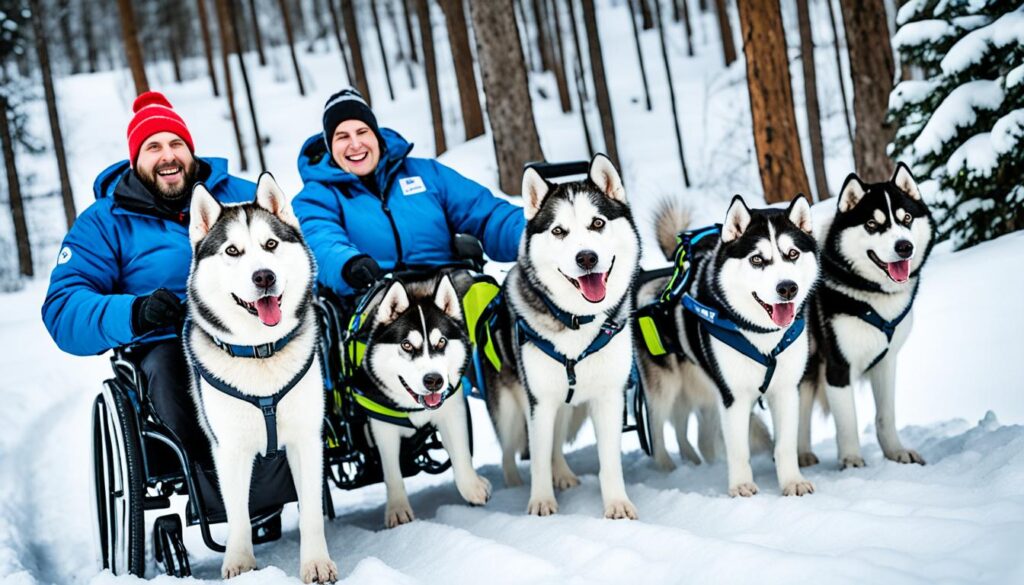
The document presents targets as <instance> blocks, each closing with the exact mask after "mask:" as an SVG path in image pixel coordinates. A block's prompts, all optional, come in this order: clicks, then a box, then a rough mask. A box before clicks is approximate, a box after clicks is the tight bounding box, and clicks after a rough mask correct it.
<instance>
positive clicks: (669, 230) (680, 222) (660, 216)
mask: <svg viewBox="0 0 1024 585" xmlns="http://www.w3.org/2000/svg"><path fill="white" fill-rule="evenodd" d="M688 227H690V209H689V208H688V207H686V206H685V205H683V204H682V203H680V202H679V200H678V199H676V198H674V197H665V198H664V199H662V200H661V201H660V202H658V206H657V207H656V208H655V210H654V234H655V236H657V238H658V247H659V248H661V253H662V254H664V255H665V259H666V260H672V258H673V256H674V255H675V252H676V234H678V233H679V232H681V231H683V230H685V229H686V228H688Z"/></svg>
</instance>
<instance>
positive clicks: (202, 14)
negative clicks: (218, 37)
mask: <svg viewBox="0 0 1024 585" xmlns="http://www.w3.org/2000/svg"><path fill="white" fill-rule="evenodd" d="M216 1H217V0H214V2H216ZM196 8H197V9H198V12H199V32H200V33H201V36H202V38H203V54H204V55H205V56H206V70H207V72H209V74H210V83H211V84H212V85H213V97H220V88H219V87H218V86H217V68H216V67H215V66H214V65H213V40H212V39H211V38H210V25H209V23H208V22H207V17H208V16H209V12H207V10H206V0H196Z"/></svg>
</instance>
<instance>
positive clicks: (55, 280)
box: [43, 158, 256, 355]
mask: <svg viewBox="0 0 1024 585" xmlns="http://www.w3.org/2000/svg"><path fill="white" fill-rule="evenodd" d="M198 160H199V165H200V172H199V177H200V179H201V180H202V181H203V183H204V184H205V185H206V187H207V188H208V189H209V190H210V192H211V193H213V195H214V197H216V198H217V199H218V200H220V201H221V202H223V203H239V202H242V201H252V200H253V199H254V198H255V196H256V185H255V184H253V183H252V182H250V181H246V180H245V179H240V178H238V177H233V176H231V175H229V174H228V165H227V161H226V160H224V159H221V158H203V159H198ZM93 191H94V192H95V195H96V202H94V203H93V204H92V205H90V206H89V207H88V209H86V210H85V211H83V212H82V214H81V215H80V216H78V219H77V220H75V223H74V225H72V226H71V230H70V231H68V234H67V236H65V238H64V243H63V244H62V246H61V250H60V254H59V255H58V257H57V265H56V266H55V267H54V269H53V272H52V273H51V274H50V288H49V290H47V291H46V300H45V301H44V302H43V322H44V323H45V324H46V328H47V329H48V330H49V332H50V336H51V337H53V340H54V341H55V342H57V345H58V346H59V347H60V348H61V349H62V350H64V351H66V352H68V353H73V354H75V355H92V354H97V353H103V352H104V351H106V350H108V349H110V348H112V347H117V346H120V345H125V344H128V343H132V342H136V341H156V340H159V339H166V338H169V337H173V336H174V335H175V333H174V332H173V331H171V330H170V329H163V330H158V331H154V332H151V333H149V334H147V335H145V336H143V337H139V336H137V335H136V334H135V332H134V331H132V319H131V313H132V302H134V301H135V299H136V297H137V296H140V295H146V294H149V293H151V292H153V291H154V290H156V289H158V288H161V287H163V288H167V289H168V290H170V291H171V292H173V293H175V294H177V295H178V297H180V298H182V299H184V298H185V283H186V281H187V280H188V272H189V266H190V264H191V261H192V246H191V245H190V243H189V239H188V222H189V220H188V207H187V206H186V207H185V208H184V210H183V211H180V212H179V211H176V210H175V211H169V210H167V209H165V208H161V207H160V206H159V205H158V204H157V202H156V201H155V198H154V197H153V195H152V194H150V193H149V191H148V190H147V189H146V188H145V187H144V186H143V185H142V183H141V182H140V181H139V179H138V177H137V176H136V175H135V174H134V172H133V171H132V170H131V169H130V168H129V166H128V161H121V162H119V163H117V164H115V165H112V166H110V167H109V168H107V169H106V170H105V171H103V172H102V173H100V175H99V176H98V177H97V178H96V182H95V183H94V184H93Z"/></svg>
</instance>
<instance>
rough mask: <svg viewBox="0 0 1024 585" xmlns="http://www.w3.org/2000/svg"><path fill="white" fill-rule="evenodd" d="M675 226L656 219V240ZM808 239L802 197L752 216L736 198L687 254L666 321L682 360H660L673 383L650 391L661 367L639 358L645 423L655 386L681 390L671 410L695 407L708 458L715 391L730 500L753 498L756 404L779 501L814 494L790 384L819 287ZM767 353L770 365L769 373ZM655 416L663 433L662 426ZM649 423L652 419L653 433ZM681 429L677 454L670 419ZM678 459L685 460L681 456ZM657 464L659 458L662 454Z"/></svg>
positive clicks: (667, 216)
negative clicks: (764, 415) (646, 401)
mask: <svg viewBox="0 0 1024 585" xmlns="http://www.w3.org/2000/svg"><path fill="white" fill-rule="evenodd" d="M683 219H685V216H684V215H682V214H679V213H674V212H673V211H672V207H671V206H666V207H663V208H662V210H661V212H660V214H659V217H658V218H657V219H656V223H657V224H658V225H659V230H658V231H659V233H662V235H663V236H664V234H665V233H671V232H673V231H681V230H682V229H683V228H685V227H686V226H685V223H684V222H683V221H682V220H683ZM673 223H676V224H679V225H674V226H673V225H671V224H673ZM811 231H812V228H811V213H810V207H809V206H808V204H807V200H806V199H804V198H803V197H802V196H801V197H798V198H797V199H795V200H794V201H793V202H792V203H791V204H790V206H789V208H788V209H786V210H782V209H754V210H751V209H749V208H748V207H747V205H746V204H745V203H744V201H743V199H742V198H741V197H740V196H736V197H735V198H734V199H733V201H732V203H731V205H730V206H729V210H728V212H727V213H726V218H725V223H724V224H723V225H722V228H721V231H720V233H719V232H717V231H715V232H711V233H708V234H706V235H705V236H704V237H702V238H700V239H699V240H698V241H697V242H696V243H695V244H694V245H693V247H692V249H691V250H690V256H689V261H690V274H691V276H690V280H689V283H688V285H687V287H686V288H685V289H683V290H682V291H681V293H685V294H681V296H680V297H679V298H678V299H677V300H678V304H677V305H676V306H675V308H674V309H673V312H672V315H673V316H674V319H675V324H676V328H677V330H678V332H679V334H678V342H679V347H680V349H681V351H682V359H680V358H676V357H674V356H667V357H668V358H670V359H673V360H676V361H675V364H674V368H675V371H676V372H677V373H678V374H679V375H678V376H675V377H670V378H664V377H661V378H660V379H658V380H656V382H655V383H651V379H657V378H659V376H657V375H654V374H653V373H652V370H653V369H657V368H662V369H664V367H665V366H664V364H661V365H658V364H653V363H651V358H650V357H649V356H645V354H644V353H641V369H642V370H643V371H645V378H647V380H646V381H647V382H648V383H651V386H652V388H651V389H650V391H651V392H652V395H653V399H652V415H654V414H655V410H656V408H659V407H658V406H656V405H657V404H658V400H659V394H660V393H666V391H665V389H662V388H659V386H660V385H663V384H664V383H665V382H666V380H673V381H674V382H675V383H676V384H679V383H682V384H685V385H686V386H687V387H686V389H685V391H683V392H682V394H683V400H681V401H679V402H678V403H677V404H676V408H680V409H681V410H684V411H686V412H685V416H688V415H689V411H688V410H687V409H688V408H691V407H692V405H693V404H694V403H696V405H697V406H699V407H703V409H704V411H705V416H703V417H702V420H701V425H702V431H703V426H704V425H705V424H709V432H708V433H706V434H705V433H704V432H702V433H701V435H702V436H703V437H706V440H707V441H708V443H709V444H708V447H707V448H705V446H704V445H701V449H702V451H705V454H706V455H707V451H709V450H712V451H713V445H711V444H710V440H711V439H712V438H713V436H712V434H711V431H715V430H717V429H716V425H717V424H718V422H717V421H716V419H715V417H714V416H713V415H710V414H708V413H707V412H706V410H707V402H708V396H709V395H713V394H715V393H716V390H717V394H718V396H719V399H718V401H717V404H718V409H719V420H720V421H721V425H722V430H723V434H724V439H725V451H726V460H727V463H728V467H729V495H731V496H752V495H754V494H756V493H757V492H758V487H757V485H756V484H755V483H754V480H753V474H752V471H751V468H750V440H751V437H750V421H751V415H750V413H751V409H752V407H753V405H754V403H756V402H758V401H759V400H760V399H761V398H762V397H764V398H766V399H767V402H768V405H769V407H770V410H771V415H772V421H773V427H774V433H775V446H774V454H775V465H776V473H777V475H778V480H779V487H780V488H781V491H782V493H783V494H784V495H804V494H809V493H812V492H813V491H814V486H813V484H811V482H809V481H807V480H806V479H804V477H803V476H802V475H801V474H800V470H799V467H798V465H797V450H796V442H797V423H798V419H797V415H798V407H799V404H798V400H799V399H798V397H797V384H798V383H799V381H800V377H801V376H802V375H803V372H804V369H805V367H806V365H807V359H808V341H807V335H806V334H804V333H803V321H802V319H803V317H802V313H803V305H804V302H805V301H806V300H807V298H808V296H809V295H810V294H811V291H812V289H813V288H814V285H815V282H816V280H817V278H818V260H817V247H816V245H815V242H814V238H813V236H812V235H811ZM663 247H666V246H665V244H663ZM773 354H774V355H775V363H774V365H770V364H771V361H772V359H771V358H770V356H771V355H773ZM645 362H646V363H645ZM669 370H670V371H671V368H669ZM658 382H660V384H659V383H658ZM669 402H670V401H669ZM660 408H661V409H662V410H663V411H664V409H665V408H664V406H661V407H660ZM670 408H671V406H670ZM660 416H661V418H660V420H661V423H662V424H664V421H665V418H666V417H665V415H664V414H662V415H660ZM657 422H658V419H657V418H655V419H654V423H655V425H657ZM680 426H682V429H683V430H682V432H683V435H682V437H681V438H680V446H681V448H682V449H685V446H684V445H683V444H682V442H683V441H684V440H685V420H683V421H681V422H680V421H679V420H678V419H677V423H676V429H677V434H678V433H679V432H680ZM662 441H663V439H662ZM701 442H703V441H701ZM662 449H664V447H662ZM683 454H684V456H687V453H686V452H685V451H684V453H683ZM690 455H692V456H694V457H695V454H690ZM662 457H663V458H664V459H667V454H665V453H663V454H662Z"/></svg>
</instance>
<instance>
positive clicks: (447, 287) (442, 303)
mask: <svg viewBox="0 0 1024 585" xmlns="http://www.w3.org/2000/svg"><path fill="white" fill-rule="evenodd" d="M434 304H435V305H437V308H439V309H441V310H442V311H444V313H445V315H448V316H449V317H451V318H452V319H455V320H456V321H462V307H461V306H460V305H459V293H457V292H455V285H454V284H452V279H451V277H450V276H448V275H447V274H445V275H444V276H442V277H441V280H440V281H438V283H437V290H435V291H434Z"/></svg>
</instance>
